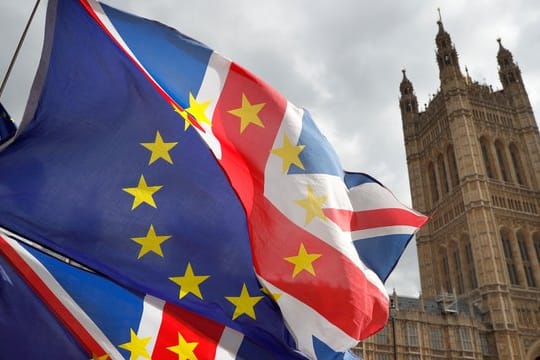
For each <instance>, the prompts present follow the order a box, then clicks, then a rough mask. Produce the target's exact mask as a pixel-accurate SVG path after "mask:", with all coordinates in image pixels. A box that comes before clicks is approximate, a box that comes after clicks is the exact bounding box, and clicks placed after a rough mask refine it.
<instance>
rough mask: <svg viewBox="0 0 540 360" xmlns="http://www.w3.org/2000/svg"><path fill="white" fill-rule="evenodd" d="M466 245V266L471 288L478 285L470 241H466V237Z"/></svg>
mask: <svg viewBox="0 0 540 360" xmlns="http://www.w3.org/2000/svg"><path fill="white" fill-rule="evenodd" d="M466 241H467V245H465V254H466V256H467V267H468V270H469V271H468V276H469V283H470V285H471V289H476V288H477V287H478V282H477V280H476V269H475V267H474V258H473V254H472V248H471V243H470V242H468V241H469V239H468V238H467V239H466Z"/></svg>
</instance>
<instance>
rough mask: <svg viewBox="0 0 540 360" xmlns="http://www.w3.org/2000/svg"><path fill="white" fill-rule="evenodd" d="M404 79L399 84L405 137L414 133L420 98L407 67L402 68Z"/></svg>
mask: <svg viewBox="0 0 540 360" xmlns="http://www.w3.org/2000/svg"><path fill="white" fill-rule="evenodd" d="M401 71H402V73H403V79H402V80H401V84H399V92H400V93H401V96H400V98H399V107H400V109H401V120H402V121H403V132H404V134H405V137H409V136H412V135H414V131H415V121H416V117H417V116H418V100H417V99H416V95H415V94H414V88H413V85H412V83H411V81H410V80H409V79H408V78H407V74H405V69H403V70H401Z"/></svg>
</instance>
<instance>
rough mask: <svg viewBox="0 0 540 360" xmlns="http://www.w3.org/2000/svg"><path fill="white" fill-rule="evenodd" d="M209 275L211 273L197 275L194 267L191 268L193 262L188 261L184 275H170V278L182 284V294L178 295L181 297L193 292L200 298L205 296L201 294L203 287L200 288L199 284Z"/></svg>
mask: <svg viewBox="0 0 540 360" xmlns="http://www.w3.org/2000/svg"><path fill="white" fill-rule="evenodd" d="M209 277H210V275H195V274H194V273H193V269H192V268H191V263H189V262H188V264H187V268H186V272H185V273H184V276H175V277H170V278H169V280H171V281H172V282H174V283H175V284H178V285H180V295H178V296H179V298H180V299H181V298H183V297H184V296H186V295H187V294H189V293H192V294H193V295H195V296H196V297H198V298H199V299H202V298H203V297H202V294H201V289H199V285H201V284H202V283H203V282H204V281H206V279H208V278H209Z"/></svg>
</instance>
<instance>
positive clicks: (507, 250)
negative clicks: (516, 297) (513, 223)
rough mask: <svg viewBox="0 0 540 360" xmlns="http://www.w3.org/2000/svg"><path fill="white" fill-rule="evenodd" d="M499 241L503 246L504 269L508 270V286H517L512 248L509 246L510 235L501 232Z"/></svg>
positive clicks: (506, 232)
mask: <svg viewBox="0 0 540 360" xmlns="http://www.w3.org/2000/svg"><path fill="white" fill-rule="evenodd" d="M500 234H501V241H502V245H503V251H504V258H505V260H506V269H507V270H508V278H509V280H510V284H512V285H519V282H518V278H517V273H516V264H515V260H514V254H513V252H512V246H511V244H510V235H509V234H508V231H507V230H501V233H500Z"/></svg>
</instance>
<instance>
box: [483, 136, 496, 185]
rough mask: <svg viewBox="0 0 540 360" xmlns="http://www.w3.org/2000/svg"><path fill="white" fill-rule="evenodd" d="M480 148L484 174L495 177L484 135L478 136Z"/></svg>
mask: <svg viewBox="0 0 540 360" xmlns="http://www.w3.org/2000/svg"><path fill="white" fill-rule="evenodd" d="M480 149H481V150H482V159H483V160H484V167H485V169H486V175H487V176H488V177H489V178H491V179H495V172H494V171H493V166H492V162H491V155H490V152H489V145H488V142H487V140H486V138H484V137H482V138H480Z"/></svg>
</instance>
